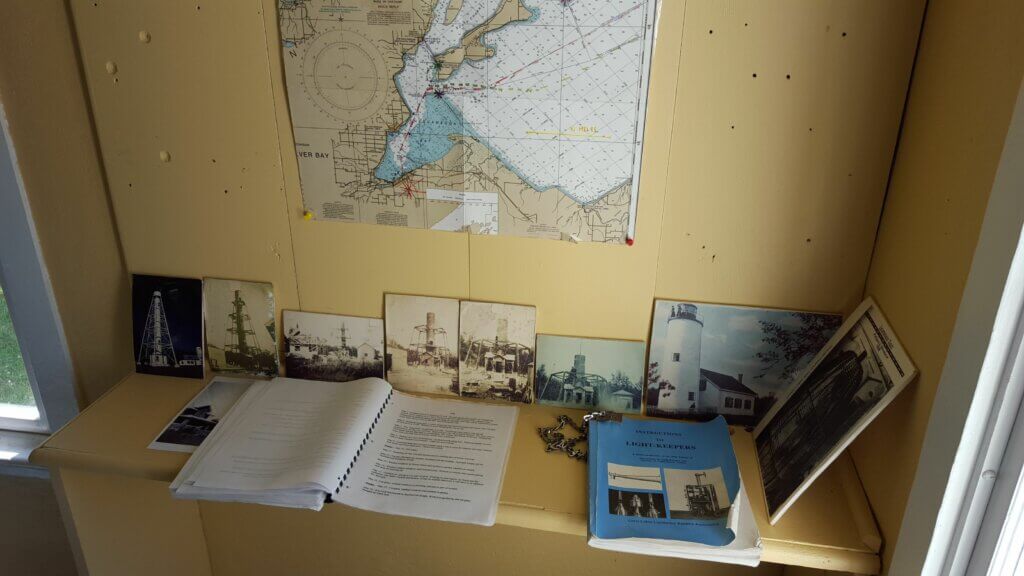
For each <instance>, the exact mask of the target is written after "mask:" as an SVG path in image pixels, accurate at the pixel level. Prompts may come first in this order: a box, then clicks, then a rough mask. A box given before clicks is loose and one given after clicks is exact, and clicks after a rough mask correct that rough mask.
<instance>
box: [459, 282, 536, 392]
mask: <svg viewBox="0 0 1024 576" xmlns="http://www.w3.org/2000/svg"><path fill="white" fill-rule="evenodd" d="M536 343H537V309H536V308H534V307H533V306H517V305H514V304H495V303H491V302H469V301H463V302H462V303H461V312H460V315H459V393H460V394H461V395H462V396H467V397H472V398H488V399H495V400H508V401H510V402H523V403H526V404H530V403H532V402H533V396H534V393H533V388H534V381H533V369H534V364H535V358H536Z"/></svg>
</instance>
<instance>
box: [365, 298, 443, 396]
mask: <svg viewBox="0 0 1024 576" xmlns="http://www.w3.org/2000/svg"><path fill="white" fill-rule="evenodd" d="M384 312H385V313H384V323H385V330H384V331H385V335H386V352H387V353H386V357H385V365H386V369H387V381H388V382H389V383H390V384H391V385H392V386H394V387H395V388H397V389H398V390H405V391H408V392H427V393H431V394H447V395H456V394H458V393H459V371H458V368H459V359H458V354H457V353H456V349H455V340H456V338H457V335H458V333H459V301H458V300H454V299H451V298H434V297H431V296H407V295H404V294H387V295H385V297H384Z"/></svg>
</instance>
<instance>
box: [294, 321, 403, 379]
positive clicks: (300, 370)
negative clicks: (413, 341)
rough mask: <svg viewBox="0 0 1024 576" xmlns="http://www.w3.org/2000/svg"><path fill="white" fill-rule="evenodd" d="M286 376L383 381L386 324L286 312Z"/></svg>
mask: <svg viewBox="0 0 1024 576" xmlns="http://www.w3.org/2000/svg"><path fill="white" fill-rule="evenodd" d="M283 323H284V373H285V375H286V376H288V377H289V378H305V379H306V380H324V381H327V382H350V381H352V380H359V379H360V378H371V377H376V378H383V377H384V321H383V320H381V319H379V318H360V317H356V316H338V315H335V314H314V313H311V312H296V311H293V310H285V311H284V319H283Z"/></svg>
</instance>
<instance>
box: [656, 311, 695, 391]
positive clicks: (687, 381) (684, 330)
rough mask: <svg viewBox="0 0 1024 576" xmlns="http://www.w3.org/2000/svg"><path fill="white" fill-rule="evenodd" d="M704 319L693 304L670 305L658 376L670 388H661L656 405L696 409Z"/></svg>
mask: <svg viewBox="0 0 1024 576" xmlns="http://www.w3.org/2000/svg"><path fill="white" fill-rule="evenodd" d="M703 330H704V320H703V319H702V318H701V317H700V315H699V314H698V313H697V307H696V306H694V305H693V304H677V305H674V306H672V311H671V313H670V314H669V317H668V329H667V331H666V334H665V347H664V353H663V354H662V358H661V375H662V378H664V380H665V381H667V382H668V383H669V384H670V385H671V386H672V387H670V388H666V389H663V390H662V391H661V397H660V398H659V399H658V408H659V409H660V410H666V411H696V410H697V405H698V401H699V398H700V339H701V332H703Z"/></svg>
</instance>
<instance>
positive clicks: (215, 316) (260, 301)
mask: <svg viewBox="0 0 1024 576" xmlns="http://www.w3.org/2000/svg"><path fill="white" fill-rule="evenodd" d="M203 292H204V295H205V299H204V305H205V321H206V355H207V359H208V360H209V362H210V369H211V370H213V371H214V372H221V373H231V374H249V375H253V376H277V375H278V360H277V328H276V324H275V316H274V292H273V287H272V286H271V285H270V284H265V283H261V282H242V281H238V280H220V279H216V278H207V279H206V280H205V281H204V284H203Z"/></svg>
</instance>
